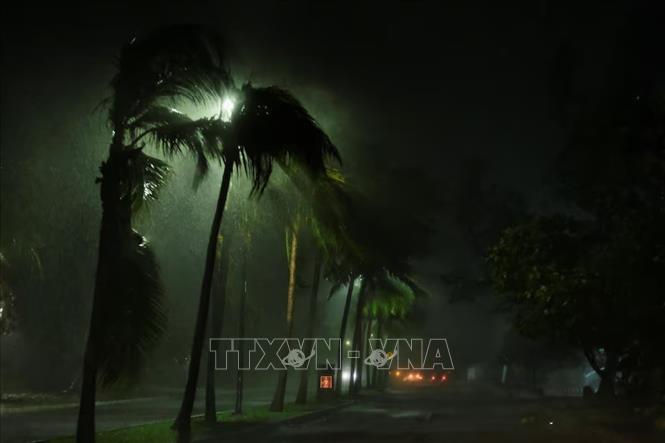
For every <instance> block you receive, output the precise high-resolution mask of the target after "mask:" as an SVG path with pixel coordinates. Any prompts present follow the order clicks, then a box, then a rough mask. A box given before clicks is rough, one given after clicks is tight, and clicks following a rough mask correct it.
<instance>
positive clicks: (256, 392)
mask: <svg viewBox="0 0 665 443" xmlns="http://www.w3.org/2000/svg"><path fill="white" fill-rule="evenodd" d="M234 392H235V391H230V390H221V391H218V395H217V399H218V400H217V408H218V409H219V410H220V411H221V410H225V409H231V408H232V407H233V401H234V400H235V397H234V395H235V393H234ZM203 398H204V394H203V392H202V391H199V393H198V394H197V399H198V401H197V402H196V404H195V407H194V413H195V414H197V413H203ZM271 398H272V390H271V389H250V390H247V391H246V393H245V405H246V406H256V405H262V404H266V403H269V402H270V399H271ZM179 407H180V397H179V396H178V395H165V396H158V397H147V398H138V399H129V400H115V401H102V402H97V416H96V417H97V420H96V425H97V430H99V431H103V430H109V429H117V428H123V427H127V426H133V425H139V424H144V423H151V422H155V421H162V420H167V419H169V418H175V416H176V413H177V412H178V408H179ZM77 413H78V404H77V403H75V402H70V403H64V404H52V405H34V406H26V407H17V408H14V407H3V409H2V413H1V415H0V421H1V422H2V423H1V424H2V426H0V442H2V443H25V442H31V441H35V440H43V439H47V438H53V437H62V436H69V435H74V433H75V432H76V418H77Z"/></svg>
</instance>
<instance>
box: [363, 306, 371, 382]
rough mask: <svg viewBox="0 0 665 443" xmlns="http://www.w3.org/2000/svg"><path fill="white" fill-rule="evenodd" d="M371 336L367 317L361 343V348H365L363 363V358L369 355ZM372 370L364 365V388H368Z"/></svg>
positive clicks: (369, 318)
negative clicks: (363, 337) (365, 329)
mask: <svg viewBox="0 0 665 443" xmlns="http://www.w3.org/2000/svg"><path fill="white" fill-rule="evenodd" d="M371 336H372V317H371V316H368V317H367V331H365V341H364V342H363V346H364V347H365V353H364V355H363V361H365V358H367V356H369V353H370V352H371V349H370V346H369V339H370V337H371ZM372 368H373V366H372V365H365V378H366V380H365V386H366V387H367V388H369V387H370V381H371V376H372V375H371V369H372Z"/></svg>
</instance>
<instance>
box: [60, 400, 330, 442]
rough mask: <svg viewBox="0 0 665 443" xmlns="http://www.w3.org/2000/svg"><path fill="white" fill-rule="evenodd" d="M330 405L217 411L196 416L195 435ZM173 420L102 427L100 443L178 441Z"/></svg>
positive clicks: (285, 417)
mask: <svg viewBox="0 0 665 443" xmlns="http://www.w3.org/2000/svg"><path fill="white" fill-rule="evenodd" d="M329 406H330V405H326V404H317V403H313V404H307V405H295V404H288V405H285V407H284V411H283V412H270V411H269V410H268V406H267V405H266V406H259V407H255V408H248V409H246V411H245V412H244V413H243V414H242V415H234V414H232V413H231V411H223V412H219V413H217V420H218V422H217V423H215V424H210V423H206V422H205V421H204V420H203V418H202V417H196V418H193V419H192V436H193V437H194V438H199V437H205V436H207V435H213V434H216V433H220V432H228V431H234V430H240V429H244V428H246V427H248V426H252V425H256V424H260V423H272V422H279V421H282V420H286V419H288V418H293V417H298V416H301V415H305V414H308V413H310V412H314V411H317V410H320V409H323V408H326V407H329ZM172 423H173V420H167V421H160V422H157V423H150V424H145V425H139V426H132V427H129V428H122V429H115V430H112V431H102V432H98V433H97V439H96V441H97V443H175V442H176V434H175V432H174V431H172V430H171V424H172ZM74 441H75V439H74V437H63V438H56V439H52V440H49V441H48V442H49V443H72V442H74Z"/></svg>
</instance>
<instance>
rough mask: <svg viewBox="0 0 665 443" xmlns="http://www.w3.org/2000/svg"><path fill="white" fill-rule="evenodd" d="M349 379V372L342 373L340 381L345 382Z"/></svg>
mask: <svg viewBox="0 0 665 443" xmlns="http://www.w3.org/2000/svg"><path fill="white" fill-rule="evenodd" d="M350 377H351V372H350V371H344V372H342V380H344V381H346V380H348V379H349V378H350Z"/></svg>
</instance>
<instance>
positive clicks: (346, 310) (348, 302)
mask: <svg viewBox="0 0 665 443" xmlns="http://www.w3.org/2000/svg"><path fill="white" fill-rule="evenodd" d="M355 282H356V278H355V277H351V279H350V280H349V287H348V289H347V291H346V301H345V302H344V313H343V314H342V325H341V327H340V329H339V346H340V350H339V357H338V358H339V361H338V362H337V367H338V368H339V369H338V370H337V374H335V393H336V394H337V396H339V395H341V393H342V377H341V375H342V372H344V371H343V369H344V368H343V367H342V366H343V364H344V339H345V338H346V337H345V336H346V323H347V321H348V319H349V310H350V309H351V298H352V297H353V286H354V285H355Z"/></svg>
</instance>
